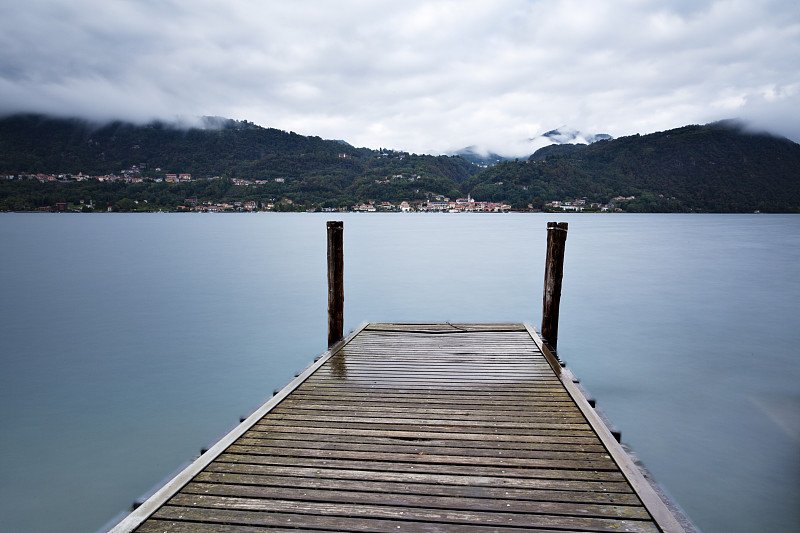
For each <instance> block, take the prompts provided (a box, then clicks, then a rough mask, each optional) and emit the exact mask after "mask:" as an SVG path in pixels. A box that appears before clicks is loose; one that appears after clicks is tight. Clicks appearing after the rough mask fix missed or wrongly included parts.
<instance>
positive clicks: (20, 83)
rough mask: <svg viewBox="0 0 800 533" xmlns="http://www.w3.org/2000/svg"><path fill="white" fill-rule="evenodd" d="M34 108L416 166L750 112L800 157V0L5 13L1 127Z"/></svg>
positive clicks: (309, 4)
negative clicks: (377, 151)
mask: <svg viewBox="0 0 800 533" xmlns="http://www.w3.org/2000/svg"><path fill="white" fill-rule="evenodd" d="M18 111H33V112H45V113H54V114H58V115H62V116H80V117H86V118H90V119H96V120H103V119H109V118H121V119H132V120H136V121H147V120H150V119H153V118H161V119H167V120H170V119H175V118H176V117H183V118H184V119H190V118H191V117H196V116H203V115H210V116H222V117H227V118H234V119H239V120H249V121H251V122H255V123H256V124H259V125H262V126H267V127H275V128H280V129H283V130H287V131H295V132H297V133H301V134H304V135H319V136H321V137H323V138H328V139H344V140H346V141H348V142H350V143H351V144H353V145H356V146H367V147H370V148H378V147H389V148H395V149H403V150H408V151H410V152H416V153H442V152H447V151H450V150H454V149H459V148H462V147H465V146H467V145H472V144H477V145H481V146H486V147H489V148H492V149H494V150H496V151H499V152H501V153H515V152H519V153H520V155H522V153H525V152H528V148H529V147H528V146H523V145H524V143H525V141H526V139H528V138H531V137H536V136H537V135H541V134H542V133H544V132H546V131H548V130H550V129H553V128H557V127H560V126H569V127H571V128H576V129H579V130H581V131H583V132H586V133H609V134H611V135H613V136H615V137H619V136H623V135H630V134H634V133H642V134H645V133H651V132H653V131H660V130H664V129H669V128H673V127H679V126H683V125H686V124H703V123H707V122H712V121H715V120H720V119H725V118H734V117H739V118H743V119H746V120H748V121H750V122H751V123H752V124H754V126H756V127H758V128H762V129H766V130H768V131H772V132H774V133H777V134H780V135H784V136H787V137H789V138H791V139H792V140H794V141H795V142H799V141H800V2H798V1H797V0H774V1H771V0H730V1H706V0H676V1H655V0H653V1H648V0H609V1H606V0H585V1H584V0H547V1H540V0H458V1H452V2H450V1H439V2H433V1H415V0H403V1H399V0H392V1H379V0H350V1H348V0H338V1H323V0H280V1H273V0H253V1H248V0H133V1H118V0H18V1H15V0H9V1H5V2H3V3H2V5H1V6H0V114H8V113H12V112H18ZM531 151H532V150H531Z"/></svg>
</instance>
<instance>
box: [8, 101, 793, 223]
mask: <svg viewBox="0 0 800 533" xmlns="http://www.w3.org/2000/svg"><path fill="white" fill-rule="evenodd" d="M199 124H200V125H201V126H202V128H201V127H191V126H188V127H187V126H186V125H183V126H181V125H174V124H165V123H158V122H155V123H151V124H147V125H142V126H139V125H133V124H129V123H124V122H114V123H110V124H105V125H97V124H91V123H87V122H85V121H80V120H68V119H54V118H50V117H45V116H41V115H16V116H12V117H6V118H4V119H0V176H2V175H4V174H5V175H19V174H53V175H55V174H66V175H68V174H73V175H77V174H78V173H79V172H82V173H83V174H84V175H105V174H119V175H122V174H125V175H127V176H133V175H135V176H140V177H142V178H146V179H144V180H139V182H138V183H135V184H131V183H128V184H127V185H125V184H124V183H126V182H125V181H124V180H122V182H115V183H98V182H94V183H92V182H87V181H81V182H80V183H75V181H74V180H73V181H72V182H70V178H68V177H65V178H63V179H62V178H58V177H56V179H54V180H49V183H39V181H37V180H8V179H5V180H3V179H0V210H9V209H11V210H16V209H35V208H37V207H40V206H42V205H50V204H53V203H57V202H65V201H66V202H77V201H78V200H80V199H85V198H92V199H94V200H95V203H96V205H108V206H112V205H115V203H116V202H118V201H119V200H121V199H128V202H127V203H126V204H125V205H130V204H135V201H136V200H137V199H141V200H142V201H145V202H146V204H147V206H148V207H152V206H160V207H163V208H166V209H173V208H175V207H176V206H177V205H178V204H179V203H180V202H182V201H183V200H184V199H186V198H196V199H197V201H204V200H206V201H210V200H211V199H223V200H236V201H244V200H249V201H255V202H259V203H261V204H266V203H270V204H272V203H276V204H280V205H281V206H282V207H283V208H285V209H293V210H300V209H320V208H341V207H347V206H352V205H353V204H354V203H356V202H369V201H373V202H377V203H381V202H387V203H393V204H397V203H399V202H401V201H407V202H410V203H411V204H412V205H413V204H414V203H419V202H423V201H426V200H429V199H431V198H445V197H449V198H452V199H455V198H458V197H466V196H467V195H471V197H472V198H473V199H475V200H478V201H489V202H503V203H508V204H510V205H512V206H514V208H516V209H520V210H525V209H529V208H531V207H532V208H534V209H548V208H549V207H548V204H550V203H551V202H553V201H557V200H558V201H572V200H575V199H576V198H577V199H584V200H585V203H586V204H587V205H589V204H593V203H594V204H604V205H610V206H612V207H613V208H614V209H622V210H624V211H645V212H659V211H665V212H753V211H762V212H786V213H797V212H800V145H798V144H796V143H794V142H792V141H789V140H787V139H784V138H779V137H774V136H771V135H766V134H756V133H752V132H749V131H747V130H746V129H745V128H744V127H743V126H742V125H741V124H738V123H736V122H719V123H714V124H708V125H705V126H698V125H693V126H685V127H682V128H676V129H673V130H668V131H663V132H657V133H652V134H648V135H633V136H629V137H622V138H618V139H609V138H608V136H606V135H603V134H599V135H597V134H595V135H584V134H581V133H580V132H576V131H574V130H569V129H567V128H559V129H557V130H551V131H549V132H547V133H545V134H543V135H542V136H540V137H541V138H543V139H544V140H546V142H547V144H548V145H547V146H543V147H540V148H539V149H538V150H536V151H535V152H533V154H532V155H531V156H530V157H529V158H527V159H520V160H501V161H500V162H496V161H495V162H496V164H495V165H493V166H490V167H489V168H480V167H479V166H478V165H477V164H475V159H476V158H478V157H483V158H484V160H486V159H487V158H498V159H499V158H500V157H501V156H499V155H497V154H492V153H490V154H485V153H482V152H480V151H479V149H478V148H477V147H471V148H470V149H469V150H468V152H469V153H465V155H464V156H430V155H415V154H409V153H407V152H402V151H396V150H371V149H367V148H354V147H352V146H350V145H349V144H347V143H345V142H343V141H336V140H323V139H321V138H319V137H307V136H303V135H298V134H296V133H292V132H285V131H281V130H277V129H272V128H263V127H261V126H257V125H255V124H252V123H250V122H247V121H235V120H229V119H224V118H219V117H211V118H207V119H203V120H202V121H201V122H200V123H199ZM568 140H572V141H578V140H585V141H588V140H593V141H594V142H592V143H591V144H576V143H574V142H573V143H566V144H558V143H559V142H562V141H568ZM470 155H472V156H474V157H472V158H471V159H470V160H468V159H467V157H468V156H470ZM471 161H473V162H471ZM167 173H173V174H175V173H180V174H184V175H191V176H192V182H191V183H177V184H173V183H166V182H163V183H162V179H161V178H165V177H166V175H167ZM217 177H218V178H219V179H214V180H213V181H206V180H210V179H211V178H217ZM59 180H62V181H63V183H57V182H58V181H59ZM198 180H200V181H198ZM129 181H130V180H129ZM163 181H166V180H163ZM620 197H621V198H624V200H619V198H620ZM98 198H103V202H105V203H104V204H99V203H98V202H97V199H98Z"/></svg>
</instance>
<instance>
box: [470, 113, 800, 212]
mask: <svg viewBox="0 0 800 533" xmlns="http://www.w3.org/2000/svg"><path fill="white" fill-rule="evenodd" d="M467 187H468V189H469V190H470V191H471V193H472V195H473V197H475V198H487V199H491V198H505V199H506V200H507V201H511V202H512V203H516V204H524V203H533V204H538V205H539V206H542V205H544V203H546V202H549V201H552V200H574V199H576V198H584V197H585V198H587V199H588V200H589V201H594V202H599V203H608V202H612V201H613V199H614V198H615V197H620V196H622V197H630V196H634V197H635V199H634V200H629V201H624V202H620V201H619V200H618V201H616V204H617V205H622V206H623V207H624V209H625V210H626V211H642V212H661V211H665V212H675V211H703V212H752V211H763V212H800V145H798V144H796V143H793V142H791V141H789V140H787V139H782V138H777V137H773V136H770V135H766V134H754V133H748V132H746V131H745V130H743V129H742V127H741V126H740V125H738V124H736V123H733V122H719V123H714V124H709V125H706V126H686V127H683V128H678V129H674V130H669V131H664V132H659V133H653V134H650V135H641V136H640V135H635V136H631V137H622V138H619V139H615V140H609V141H600V142H596V143H593V144H590V145H561V146H548V147H545V148H543V149H541V150H539V151H537V152H536V153H535V154H533V155H532V156H531V157H530V158H529V159H528V160H527V161H521V162H506V163H500V164H498V165H496V166H495V167H492V168H490V169H487V170H486V171H485V172H482V173H480V174H478V175H476V176H474V177H473V178H472V179H471V180H470V181H469V182H468V184H467Z"/></svg>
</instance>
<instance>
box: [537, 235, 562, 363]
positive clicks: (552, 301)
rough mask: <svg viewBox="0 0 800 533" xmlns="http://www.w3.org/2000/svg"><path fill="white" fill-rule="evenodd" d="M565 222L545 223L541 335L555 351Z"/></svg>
mask: <svg viewBox="0 0 800 533" xmlns="http://www.w3.org/2000/svg"><path fill="white" fill-rule="evenodd" d="M566 241H567V223H566V222H548V223H547V259H546V260H545V266H544V298H543V304H542V337H544V340H545V341H546V342H547V344H548V345H549V346H550V347H551V348H552V349H553V351H554V352H555V351H556V345H557V343H558V306H559V304H560V303H561V278H562V276H563V274H564V244H565V243H566Z"/></svg>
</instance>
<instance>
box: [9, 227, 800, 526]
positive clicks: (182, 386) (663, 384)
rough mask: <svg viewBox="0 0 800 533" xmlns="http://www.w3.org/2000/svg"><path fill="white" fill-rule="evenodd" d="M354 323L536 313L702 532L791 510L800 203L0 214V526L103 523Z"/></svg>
mask: <svg viewBox="0 0 800 533" xmlns="http://www.w3.org/2000/svg"><path fill="white" fill-rule="evenodd" d="M328 219H341V220H344V223H345V298H346V300H345V321H346V324H345V327H346V329H347V330H350V329H352V328H354V327H356V326H357V325H358V324H360V323H361V322H363V321H367V320H369V321H383V320H395V321H420V320H424V321H439V320H451V321H460V320H463V321H487V322H494V321H528V322H531V323H532V324H534V325H537V326H538V323H539V322H540V320H541V291H542V279H543V268H544V252H545V231H546V230H545V225H546V222H547V221H549V220H559V221H567V222H569V224H570V228H569V235H568V239H567V251H566V260H565V272H564V289H563V290H564V293H563V298H562V305H561V323H560V330H559V336H560V338H559V352H560V355H561V357H562V358H563V359H564V360H566V361H567V363H568V364H569V366H570V367H572V369H573V371H574V372H575V373H576V374H577V375H578V376H579V377H580V378H581V381H582V383H583V384H584V385H585V386H586V387H587V388H588V389H589V390H590V391H591V392H592V393H593V395H594V396H595V397H596V398H597V400H598V406H599V407H602V408H603V409H604V410H605V411H606V412H607V413H608V415H609V416H610V418H611V419H612V420H613V421H614V423H615V424H616V425H617V426H618V427H619V428H620V429H621V430H622V436H623V441H625V442H627V443H629V444H630V445H631V446H632V447H633V448H634V449H635V450H636V452H637V453H638V455H639V456H640V457H641V458H642V459H643V461H644V462H645V464H646V465H647V466H648V467H649V468H650V470H651V471H652V472H653V473H654V475H655V476H656V478H657V479H658V480H659V481H660V482H661V483H662V484H663V485H664V486H665V487H666V488H667V490H668V491H669V492H670V493H671V494H672V495H673V497H674V498H675V499H676V500H677V501H678V503H679V504H680V505H681V506H682V507H684V509H685V510H686V511H687V513H688V514H689V515H690V517H691V518H692V519H693V520H694V521H695V522H696V523H697V525H698V526H699V527H700V528H701V529H702V530H703V531H706V532H709V531H720V532H723V531H724V532H739V531H741V532H745V531H747V532H750V531H767V530H770V531H789V530H797V529H798V528H800V490H798V489H800V453H798V452H800V385H798V383H800V379H799V378H800V360H799V359H798V348H797V347H798V346H800V328H798V311H799V310H800V303H798V302H800V300H799V298H800V275H798V274H800V267H799V266H798V265H800V217H798V216H792V215H787V216H780V215H777V216H772V215H770V216H766V215H760V216H755V215H607V214H603V215H583V214H580V215H561V216H557V217H554V216H552V215H530V214H524V215H523V214H519V215H517V214H508V215H466V214H457V215H455V214H453V215H404V214H396V215H395V214H377V215H371V214H346V215H341V216H332V217H331V216H323V215H310V214H236V215H199V214H198V215H195V214H181V215H161V214H152V215H124V214H113V215H106V214H103V215H67V214H61V215H40V214H30V215H28V214H1V215H0V246H1V247H2V248H1V249H2V261H0V295H2V298H0V338H1V339H2V345H1V346H2V348H1V349H0V472H2V476H0V531H14V532H23V533H24V532H40V531H55V530H58V531H65V532H71V531H75V532H79V531H90V532H91V531H96V530H98V529H99V528H101V527H103V525H104V524H105V523H106V522H108V521H109V520H111V519H112V518H113V517H114V516H115V515H117V514H118V513H119V512H120V511H123V510H125V509H126V508H128V507H129V506H130V504H131V502H132V501H133V500H134V499H135V498H136V497H138V496H139V495H140V494H142V493H144V492H145V491H147V490H148V489H150V488H151V486H152V485H153V484H155V483H157V482H158V481H159V480H161V479H162V478H164V477H165V476H166V475H168V474H169V473H170V472H171V471H173V470H174V469H175V468H177V467H178V466H179V465H181V464H182V463H183V462H185V461H187V460H189V459H191V458H192V457H193V456H195V455H196V454H197V453H198V452H199V450H200V447H201V446H203V445H205V444H207V443H209V442H211V441H213V440H215V439H216V437H218V436H219V435H220V434H222V433H224V432H225V431H226V430H227V429H228V428H229V427H230V426H232V425H234V424H235V423H236V422H238V419H239V416H241V415H245V414H247V413H249V412H250V411H251V410H252V409H254V408H255V407H257V406H258V405H259V404H260V403H261V402H263V401H264V400H265V399H267V398H268V397H269V396H271V393H272V390H273V389H274V388H276V387H279V386H281V385H283V383H285V382H286V381H288V380H289V379H290V378H291V377H292V376H293V375H294V373H295V372H296V371H297V370H299V369H301V368H302V367H304V366H305V365H306V364H307V363H308V362H310V361H311V360H312V359H313V358H314V357H315V356H316V355H318V354H320V353H321V352H322V351H324V348H325V342H326V327H327V326H326V305H327V292H326V278H325V239H326V237H325V221H326V220H328Z"/></svg>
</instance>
